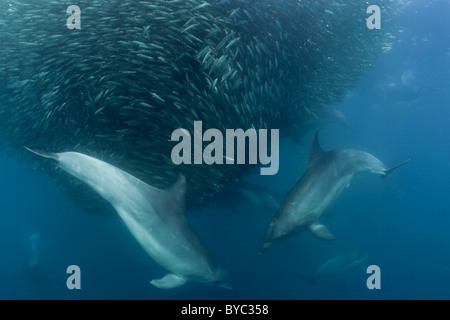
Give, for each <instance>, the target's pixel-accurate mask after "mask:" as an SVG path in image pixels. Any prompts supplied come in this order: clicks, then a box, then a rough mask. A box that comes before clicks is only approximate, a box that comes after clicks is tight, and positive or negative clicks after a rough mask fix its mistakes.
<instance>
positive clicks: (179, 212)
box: [26, 148, 231, 289]
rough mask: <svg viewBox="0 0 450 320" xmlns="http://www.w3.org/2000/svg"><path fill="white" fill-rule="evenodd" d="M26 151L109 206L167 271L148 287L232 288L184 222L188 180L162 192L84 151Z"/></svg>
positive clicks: (183, 179) (212, 258) (193, 232)
mask: <svg viewBox="0 0 450 320" xmlns="http://www.w3.org/2000/svg"><path fill="white" fill-rule="evenodd" d="M26 149H27V150H29V151H31V152H33V153H35V154H37V155H39V156H42V157H45V158H49V159H53V160H56V161H57V163H58V165H59V167H60V168H61V169H63V170H65V171H67V172H68V173H70V174H71V175H73V176H75V177H77V178H78V179H80V180H82V181H84V182H85V183H87V184H88V185H89V186H90V187H92V188H93V189H94V190H95V191H96V192H98V193H99V194H100V195H101V196H102V197H103V198H105V199H106V200H107V201H108V202H110V203H111V205H112V206H113V207H114V209H115V210H116V211H117V213H118V214H119V216H120V218H121V219H122V221H123V222H124V223H125V225H126V226H127V228H128V229H129V230H130V232H131V233H132V234H133V236H134V238H135V239H136V240H137V241H138V242H139V244H140V245H141V246H142V247H143V248H144V250H145V251H146V252H147V253H148V254H149V255H150V256H151V257H152V258H153V259H154V260H155V261H156V262H157V263H158V264H159V265H160V266H161V267H163V268H165V269H167V270H169V271H170V273H169V274H167V275H166V276H164V277H163V278H161V279H157V280H152V281H151V282H150V283H151V284H152V285H154V286H155V287H158V288H162V289H171V288H175V287H178V286H181V285H183V284H184V283H186V282H187V281H196V282H200V283H203V284H211V285H217V286H221V287H224V288H229V289H231V285H230V284H229V282H228V274H227V272H226V271H225V270H224V269H222V267H221V266H220V265H219V264H218V262H217V261H216V259H215V257H214V256H213V255H212V253H211V252H210V251H209V250H208V249H207V248H206V246H205V245H204V244H203V242H202V241H201V240H200V238H199V237H198V235H197V234H196V233H195V231H194V230H193V229H192V228H191V227H190V225H189V223H188V221H187V219H186V215H185V198H186V179H185V177H184V176H183V175H180V176H179V177H178V179H177V181H176V182H175V184H174V185H173V186H172V187H170V188H169V189H166V190H161V189H157V188H154V187H152V186H150V185H148V184H146V183H145V182H143V181H141V180H139V179H137V178H136V177H134V176H132V175H130V174H128V173H127V172H125V171H123V170H121V169H119V168H116V167H114V166H112V165H110V164H108V163H106V162H103V161H101V160H98V159H95V158H92V157H90V156H87V155H85V154H82V153H77V152H64V153H47V152H43V151H36V150H31V149H28V148H26Z"/></svg>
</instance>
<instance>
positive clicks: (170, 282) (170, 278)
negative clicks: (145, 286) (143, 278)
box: [150, 273, 186, 289]
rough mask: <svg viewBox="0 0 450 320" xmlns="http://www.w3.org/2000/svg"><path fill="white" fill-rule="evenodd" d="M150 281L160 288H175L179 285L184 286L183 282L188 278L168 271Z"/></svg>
mask: <svg viewBox="0 0 450 320" xmlns="http://www.w3.org/2000/svg"><path fill="white" fill-rule="evenodd" d="M150 283H151V284H152V285H154V286H155V287H157V288H160V289H173V288H176V287H179V286H182V285H183V284H185V283H186V279H184V278H182V277H180V276H178V275H176V274H173V273H168V274H166V275H165V276H164V277H162V278H161V279H156V280H155V279H154V280H152V281H150Z"/></svg>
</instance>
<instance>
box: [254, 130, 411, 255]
mask: <svg viewBox="0 0 450 320" xmlns="http://www.w3.org/2000/svg"><path fill="white" fill-rule="evenodd" d="M410 160H411V159H408V160H406V161H405V162H403V163H401V164H400V165H398V166H396V167H394V168H391V169H387V168H386V166H385V165H384V164H383V163H382V162H381V161H380V160H378V159H377V158H376V157H374V156H372V155H371V154H369V153H367V152H364V151H361V150H355V149H335V150H330V151H324V150H322V148H321V147H320V145H319V141H318V131H316V132H315V135H314V139H313V141H312V144H311V148H310V154H309V160H308V166H307V169H306V171H305V173H304V174H303V176H302V177H301V178H300V179H299V181H298V182H297V184H296V185H295V186H294V188H293V189H292V191H291V192H290V193H289V195H288V196H287V198H286V199H285V200H284V202H283V203H282V204H281V206H280V208H279V209H278V211H277V212H276V214H275V217H274V218H273V220H272V222H271V223H270V225H269V228H268V229H267V231H266V234H265V238H264V243H263V245H262V247H261V249H260V251H259V252H260V253H262V252H264V251H265V250H266V249H267V248H268V247H270V245H271V244H272V243H273V242H275V241H277V240H281V239H283V238H286V237H289V236H293V235H295V234H297V233H300V232H301V231H303V230H309V231H310V232H311V233H312V234H313V235H315V236H316V237H318V238H320V239H323V240H332V239H334V235H333V234H332V233H331V232H330V231H329V230H328V228H327V227H326V226H325V225H324V224H321V223H319V222H318V220H319V219H320V217H321V216H322V214H323V213H324V212H325V210H327V209H328V208H329V207H330V206H331V204H333V202H334V201H335V200H336V199H337V198H338V196H339V195H340V193H341V192H342V191H343V190H344V189H345V188H346V187H348V186H349V184H350V181H351V180H352V178H353V177H354V176H355V175H357V174H359V173H362V172H373V173H376V174H380V175H382V176H387V175H388V174H389V173H391V172H392V171H393V170H395V169H397V168H398V167H400V166H402V165H403V164H405V163H407V162H409V161H410Z"/></svg>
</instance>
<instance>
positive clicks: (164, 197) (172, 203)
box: [149, 174, 187, 222]
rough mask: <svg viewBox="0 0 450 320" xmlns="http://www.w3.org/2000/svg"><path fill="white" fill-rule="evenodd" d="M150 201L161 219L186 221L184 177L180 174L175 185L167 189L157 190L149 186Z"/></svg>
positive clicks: (185, 183)
mask: <svg viewBox="0 0 450 320" xmlns="http://www.w3.org/2000/svg"><path fill="white" fill-rule="evenodd" d="M149 188H150V189H149V199H150V200H151V203H152V205H153V206H154V208H155V209H156V213H157V214H158V215H159V216H160V218H161V219H164V220H166V219H169V220H171V221H174V222H175V221H178V222H182V221H184V220H185V219H186V215H185V209H186V189H187V182H186V178H185V176H184V175H182V174H179V175H178V178H177V180H176V181H175V183H174V184H173V185H172V186H171V187H169V188H167V189H156V188H153V187H152V186H150V185H149Z"/></svg>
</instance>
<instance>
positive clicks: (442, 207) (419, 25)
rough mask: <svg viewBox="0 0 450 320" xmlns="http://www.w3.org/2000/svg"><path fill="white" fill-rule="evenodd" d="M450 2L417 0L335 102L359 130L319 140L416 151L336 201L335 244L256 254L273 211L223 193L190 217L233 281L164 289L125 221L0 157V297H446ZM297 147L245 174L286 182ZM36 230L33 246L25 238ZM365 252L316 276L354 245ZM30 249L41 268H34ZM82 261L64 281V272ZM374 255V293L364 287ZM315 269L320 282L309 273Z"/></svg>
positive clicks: (302, 153)
mask: <svg viewBox="0 0 450 320" xmlns="http://www.w3.org/2000/svg"><path fill="white" fill-rule="evenodd" d="M449 17H450V2H449V1H445V0H441V1H414V2H411V3H410V4H409V5H408V6H406V8H405V10H404V13H403V14H402V15H401V16H400V17H398V20H399V21H398V25H399V30H398V32H397V33H396V35H397V39H396V40H395V42H394V43H393V46H392V48H391V50H390V51H388V52H386V53H385V54H384V55H382V56H381V57H380V59H379V60H378V61H377V63H376V65H375V66H374V68H373V69H372V70H371V71H370V72H369V74H367V76H366V77H364V78H363V79H361V81H360V83H358V85H357V86H356V87H355V88H354V89H353V90H352V91H351V92H349V93H348V95H347V97H346V98H345V99H344V101H342V102H341V103H339V104H336V105H334V106H333V107H335V108H337V109H339V110H341V111H342V112H343V113H344V114H345V115H346V117H347V121H348V123H349V125H350V126H351V127H353V128H354V129H355V130H351V129H349V128H346V127H345V126H341V125H338V124H334V125H329V126H326V127H324V128H322V129H321V130H320V141H321V144H322V147H323V148H324V149H334V148H337V147H351V148H357V149H362V150H365V151H367V152H369V153H371V154H373V155H375V156H377V157H378V158H380V159H381V160H382V161H383V162H384V163H386V164H387V165H391V166H395V165H397V164H399V163H401V162H402V161H404V160H406V159H408V158H413V161H412V162H410V163H408V164H407V165H405V166H403V167H402V168H400V169H398V170H397V171H395V172H394V173H393V174H392V175H391V176H389V177H388V178H386V179H380V178H379V176H376V175H371V174H364V175H361V176H358V177H356V178H355V179H354V180H353V181H352V183H351V185H350V186H349V188H347V189H346V190H345V191H344V192H343V194H342V195H341V197H340V198H339V199H338V200H337V201H336V203H335V204H334V205H333V207H332V208H330V209H329V216H328V217H326V218H325V220H324V222H325V223H326V224H327V226H328V227H329V229H330V230H332V232H333V233H334V234H335V235H336V240H334V241H331V242H324V241H320V240H318V239H316V238H314V237H312V236H311V235H310V234H307V233H302V234H300V235H298V236H295V237H293V238H290V239H287V240H286V241H283V242H280V243H277V244H276V245H274V246H273V247H272V248H270V249H269V250H268V251H267V252H265V253H264V254H262V255H258V254H257V252H258V249H259V247H260V245H261V243H262V240H263V235H264V232H265V230H266V228H267V226H268V224H269V222H270V215H267V214H266V213H263V212H260V211H258V210H255V209H251V210H248V206H246V205H245V204H242V205H239V206H238V207H236V208H233V209H229V208H222V205H221V204H220V203H214V204H211V206H209V207H207V208H204V209H202V210H198V211H196V212H191V213H189V215H188V217H189V220H190V222H191V224H192V226H193V227H194V229H195V230H196V231H197V232H198V234H199V235H200V237H201V238H202V240H203V241H204V242H205V243H206V244H207V246H208V248H209V249H211V251H212V252H213V253H214V254H215V256H216V257H217V259H218V260H219V261H220V263H221V265H222V266H223V267H224V268H225V269H226V270H227V271H228V272H229V274H230V280H231V282H232V284H233V289H232V290H225V289H222V288H218V287H210V286H202V285H199V284H196V283H188V284H186V285H184V286H182V287H179V288H176V289H173V290H161V289H158V288H155V287H153V286H152V285H150V283H149V281H150V280H151V279H154V278H160V277H162V276H163V275H164V274H165V273H166V271H165V270H163V269H162V268H161V267H159V266H158V265H157V264H156V263H155V262H154V261H152V260H151V258H150V257H149V256H147V254H146V253H145V252H144V251H143V250H142V249H141V248H140V246H139V245H138V243H137V242H136V241H135V239H134V238H133V237H132V236H131V234H130V233H129V231H128V230H127V229H126V227H125V226H124V224H123V223H122V222H121V221H120V220H119V219H115V218H113V217H102V216H95V215H89V214H86V213H85V212H83V211H82V210H81V209H79V208H77V207H76V206H75V205H74V204H73V203H72V202H71V201H70V200H69V199H67V198H66V197H65V196H63V195H62V194H61V193H60V192H59V191H58V190H57V188H56V186H55V185H54V184H53V183H52V182H51V181H50V179H49V178H47V177H46V176H45V175H43V174H38V173H36V172H34V171H33V170H32V168H30V167H29V166H28V165H27V164H25V163H21V162H20V161H19V159H17V158H15V157H8V156H6V155H4V154H3V155H2V156H1V158H0V257H1V260H0V261H1V263H0V298H1V299H449V298H450V270H449V268H450V253H449V249H448V248H449V245H450V235H449V232H448V226H449V225H450V217H449V216H448V208H449V207H450V202H449V196H448V191H449V183H448V181H449V179H450V125H449V124H450V108H449V106H450V92H449V88H450V77H449V72H450V47H449V44H450V25H449V23H448V18H449ZM311 137H312V135H311V133H310V134H309V135H307V136H306V137H304V138H303V142H304V143H303V146H298V145H295V144H293V143H292V142H291V141H290V140H283V141H282V142H281V146H280V148H281V149H280V171H279V173H278V174H277V175H276V176H270V177H267V176H266V177H261V176H248V177H246V178H245V180H246V181H249V182H252V183H257V184H260V185H264V186H266V187H269V188H271V189H273V190H274V191H277V192H287V191H289V190H290V188H292V186H293V185H294V184H295V182H296V181H297V179H298V178H299V177H300V176H301V174H302V173H303V171H304V170H305V166H306V161H307V156H308V145H309V141H310V139H311ZM33 234H39V238H38V239H35V241H36V252H35V253H33V252H32V241H33V240H31V239H30V236H31V235H33ZM355 251H356V252H363V256H364V257H365V259H361V260H363V261H361V262H360V263H359V262H358V263H354V264H353V265H351V264H349V263H347V264H346V265H344V266H341V267H337V268H336V269H335V270H331V271H330V272H329V273H327V274H320V275H318V276H315V272H316V270H318V268H319V267H320V266H321V265H323V264H324V263H325V262H326V261H329V259H331V258H333V257H336V256H338V255H339V254H341V253H342V254H346V253H349V252H355ZM34 255H35V256H36V259H37V262H38V266H39V268H30V260H31V259H32V258H33V257H34ZM70 265H77V266H79V267H80V270H81V290H68V289H67V287H66V280H67V278H68V277H69V274H67V273H66V269H67V267H68V266H70ZM369 265H377V266H378V267H379V268H380V283H381V288H380V289H373V290H369V289H368V287H367V285H366V280H367V279H368V277H369V276H370V274H368V273H366V270H367V269H366V268H367V266H369ZM312 279H314V281H313V280H312Z"/></svg>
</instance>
